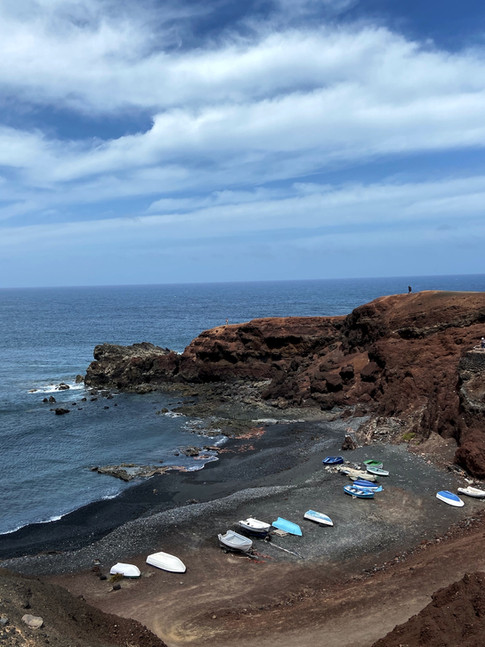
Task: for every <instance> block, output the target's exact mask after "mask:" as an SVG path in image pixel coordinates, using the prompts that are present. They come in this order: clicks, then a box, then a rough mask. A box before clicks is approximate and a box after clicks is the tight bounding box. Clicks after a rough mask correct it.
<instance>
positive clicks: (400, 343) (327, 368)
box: [85, 291, 485, 476]
mask: <svg viewBox="0 0 485 647" xmlns="http://www.w3.org/2000/svg"><path fill="white" fill-rule="evenodd" d="M484 330H485V293H474V292H436V291H429V292H418V293H415V294H404V295H394V296H388V297H381V298H379V299H376V300H375V301H372V302H371V303H368V304H366V305H363V306H361V307H359V308H356V309H355V310H354V311H353V312H352V313H351V314H349V315H348V316H347V317H288V318H271V319H255V320H253V321H250V322H248V323H243V324H237V325H230V326H222V327H218V328H213V329H212V330H207V331H205V332H203V333H202V334H201V335H199V336H198V337H197V338H196V339H194V340H193V341H192V342H191V344H189V346H187V348H186V349H185V351H184V352H183V353H182V355H177V354H176V353H173V352H170V351H168V350H167V349H162V348H158V347H155V346H152V345H151V344H146V343H144V344H135V345H134V346H130V347H127V348H126V349H125V348H123V347H119V346H116V347H114V346H109V345H107V344H104V345H102V346H97V347H96V349H95V359H96V360H97V361H95V362H93V363H92V364H91V365H90V367H89V369H88V372H87V374H86V378H85V381H86V384H87V385H88V386H89V385H91V386H114V387H117V388H121V389H134V388H138V389H139V388H147V385H148V387H149V388H156V387H157V386H160V385H162V384H163V383H166V382H167V381H169V382H186V383H190V382H199V383H200V382H217V381H225V382H231V381H236V380H241V379H243V380H252V381H261V380H265V381H266V382H265V386H264V387H263V389H262V391H261V397H262V398H263V399H265V400H266V401H268V402H269V403H271V402H275V403H276V402H277V403H278V405H279V406H285V405H287V406H303V407H304V406H313V407H314V406H317V407H320V408H322V409H331V408H333V407H351V406H356V405H358V407H359V411H360V412H362V413H369V414H374V415H378V416H395V417H398V418H403V419H405V420H406V421H407V422H408V426H407V429H408V431H411V432H414V433H417V434H419V435H420V436H424V437H427V436H428V435H429V433H430V432H431V431H435V432H437V433H439V434H441V435H443V436H448V437H449V436H454V437H455V438H457V440H458V441H459V442H461V445H462V447H461V452H460V453H459V456H458V459H459V461H460V463H461V464H462V465H464V466H465V467H467V469H469V470H470V471H471V472H472V473H473V474H474V475H477V476H481V475H483V476H485V442H483V441H482V440H481V438H482V436H484V438H485V435H484V434H483V429H484V427H483V426H481V425H482V422H483V420H484V411H485V400H484V392H483V390H480V389H481V384H483V383H484V379H483V378H484V377H485V353H481V352H480V351H476V352H474V351H472V349H473V347H474V346H475V344H476V343H477V340H479V339H480V337H482V335H483V334H484ZM470 351H472V352H470ZM475 355H477V356H479V359H476V358H475ZM470 357H471V359H470ZM467 358H468V359H467ZM482 358H484V359H483V361H482Z"/></svg>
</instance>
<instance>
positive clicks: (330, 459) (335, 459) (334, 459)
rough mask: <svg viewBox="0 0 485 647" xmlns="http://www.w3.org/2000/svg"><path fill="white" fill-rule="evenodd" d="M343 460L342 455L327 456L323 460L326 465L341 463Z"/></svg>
mask: <svg viewBox="0 0 485 647" xmlns="http://www.w3.org/2000/svg"><path fill="white" fill-rule="evenodd" d="M343 462H344V459H343V458H342V456H327V457H326V458H324V459H323V461H322V463H323V464H324V465H341V464H342V463H343Z"/></svg>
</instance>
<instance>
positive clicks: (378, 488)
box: [353, 479, 384, 492]
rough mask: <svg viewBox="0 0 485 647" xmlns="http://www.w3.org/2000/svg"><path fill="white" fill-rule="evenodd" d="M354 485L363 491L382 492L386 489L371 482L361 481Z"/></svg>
mask: <svg viewBox="0 0 485 647" xmlns="http://www.w3.org/2000/svg"><path fill="white" fill-rule="evenodd" d="M366 483H368V485H366ZM353 485H354V487H358V488H360V489H361V490H370V491H371V492H382V490H383V489H384V488H383V487H382V485H377V483H371V482H370V481H364V480H361V479H359V480H358V481H354V483H353Z"/></svg>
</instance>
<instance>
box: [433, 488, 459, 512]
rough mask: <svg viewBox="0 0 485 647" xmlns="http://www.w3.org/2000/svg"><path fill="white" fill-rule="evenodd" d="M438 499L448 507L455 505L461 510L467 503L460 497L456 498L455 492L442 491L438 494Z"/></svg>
mask: <svg viewBox="0 0 485 647" xmlns="http://www.w3.org/2000/svg"><path fill="white" fill-rule="evenodd" d="M436 498H437V499H439V500H440V501H443V502H444V503H447V504H448V505H454V506H456V507H457V508H461V507H463V506H464V505H465V502H464V501H462V500H461V499H460V497H459V496H456V494H453V492H449V491H448V490H440V491H439V492H438V493H437V495H436Z"/></svg>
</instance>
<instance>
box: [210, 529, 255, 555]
mask: <svg viewBox="0 0 485 647" xmlns="http://www.w3.org/2000/svg"><path fill="white" fill-rule="evenodd" d="M217 538H218V539H219V543H220V544H221V548H224V549H225V550H233V551H235V552H240V553H247V552H248V551H250V550H251V548H252V547H253V542H252V541H251V539H248V538H247V537H244V536H243V535H240V534H239V533H238V532H235V531H234V530H228V531H227V532H226V533H225V534H224V535H221V534H218V535H217Z"/></svg>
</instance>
